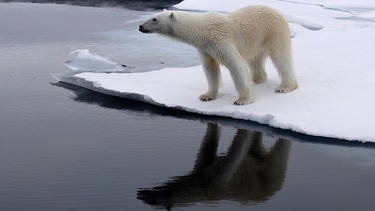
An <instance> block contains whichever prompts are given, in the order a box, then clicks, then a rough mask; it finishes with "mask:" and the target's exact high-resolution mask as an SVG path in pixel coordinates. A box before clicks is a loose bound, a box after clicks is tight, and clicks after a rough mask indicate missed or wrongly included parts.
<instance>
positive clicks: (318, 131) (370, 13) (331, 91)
mask: <svg viewBox="0 0 375 211" xmlns="http://www.w3.org/2000/svg"><path fill="white" fill-rule="evenodd" d="M258 4H262V5H267V6H271V7H273V8H275V9H277V10H279V11H280V12H281V13H282V14H283V15H284V16H285V17H286V18H287V20H288V21H289V23H290V27H291V31H292V35H293V39H292V42H293V54H294V61H295V70H296V73H297V76H298V79H299V85H300V87H299V89H297V90H296V91H293V92H291V93H287V94H279V93H275V92H274V89H275V87H277V85H278V83H279V78H278V76H277V74H276V70H275V68H274V67H273V65H272V64H271V62H270V61H267V65H266V69H267V73H268V80H267V81H266V82H264V83H262V84H259V85H255V86H254V89H255V96H256V101H255V102H254V103H252V104H250V105H246V106H235V105H233V104H232V103H233V101H234V100H235V99H236V97H237V92H236V91H235V88H234V85H233V82H232V81H231V78H230V76H229V73H228V71H227V70H226V69H225V68H222V75H223V84H222V86H221V87H220V96H219V98H218V99H216V100H214V101H210V102H201V101H199V99H198V97H199V95H200V94H201V93H203V92H205V90H206V87H207V83H206V79H205V77H204V73H203V71H202V67H201V66H196V67H188V68H166V69H162V70H158V71H151V72H142V73H140V72H138V73H137V72H134V73H124V72H123V71H121V72H118V70H119V69H118V67H121V66H119V65H118V64H117V63H112V62H111V61H110V60H108V59H107V58H103V57H100V56H98V55H93V54H90V52H89V51H86V50H79V51H76V52H75V54H76V57H75V58H74V59H73V60H72V62H70V63H68V64H67V65H68V67H70V68H71V69H72V70H73V72H74V71H78V72H74V74H72V71H70V73H69V74H62V75H59V76H56V78H57V79H58V80H60V81H63V82H67V83H72V84H75V85H78V86H82V87H86V88H89V89H92V90H94V91H99V92H103V93H106V94H111V95H117V96H121V97H129V98H135V99H137V100H142V101H145V102H148V103H152V104H155V105H159V106H166V107H171V108H177V109H182V110H186V111H189V112H196V113H200V114H207V115H217V116H225V117H231V118H237V119H244V120H252V121H256V122H259V123H263V124H268V125H270V126H273V127H277V128H283V129H289V130H293V131H296V132H300V133H304V134H309V135H315V136H322V137H332V138H339V139H346V140H357V141H363V142H375V132H374V123H375V97H374V96H375V94H374V92H375V58H374V57H375V1H373V0H367V1H365V0H359V1H349V0H345V1H344V0H310V1H300V0H295V1H276V0H268V1H246V0H233V1H230V2H229V1H226V0H205V1H199V0H185V1H183V2H182V3H180V4H178V5H176V6H175V7H176V8H178V9H182V10H197V11H209V10H215V11H222V12H229V11H233V10H235V9H238V8H241V7H243V6H245V5H258ZM145 39H147V38H145ZM181 45H184V44H181ZM166 48H167V47H166ZM143 50H145V49H143ZM155 54H156V53H155ZM82 55H83V56H84V59H86V60H85V61H86V62H83V64H82V63H81V62H82V58H80V57H79V56H82ZM176 56H178V55H176ZM87 58H90V59H91V60H90V61H89V62H88V63H87ZM73 64H74V65H73ZM88 64H89V65H93V66H87V65H88ZM103 64H104V65H105V66H104V67H103V66H102V65H103ZM111 65H113V66H111ZM85 68H86V69H85ZM102 68H103V69H105V71H103V72H107V73H100V71H98V69H102ZM112 68H113V71H112ZM108 72H111V73H110V74H108ZM112 72H113V73H112Z"/></svg>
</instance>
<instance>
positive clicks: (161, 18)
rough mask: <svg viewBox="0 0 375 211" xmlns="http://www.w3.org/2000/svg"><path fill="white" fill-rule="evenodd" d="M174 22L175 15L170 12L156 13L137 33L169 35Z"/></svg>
mask: <svg viewBox="0 0 375 211" xmlns="http://www.w3.org/2000/svg"><path fill="white" fill-rule="evenodd" d="M174 22H176V15H175V14H174V13H173V12H172V11H167V10H164V11H163V12H159V13H156V14H155V15H154V16H153V17H152V18H151V19H149V20H148V21H146V22H145V23H143V24H142V25H140V26H139V31H140V32H143V33H159V34H164V35H169V34H170V33H171V29H172V25H173V23H174Z"/></svg>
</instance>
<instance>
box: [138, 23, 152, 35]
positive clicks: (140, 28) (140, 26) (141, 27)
mask: <svg viewBox="0 0 375 211" xmlns="http://www.w3.org/2000/svg"><path fill="white" fill-rule="evenodd" d="M139 31H140V32H143V33H150V30H148V29H146V27H144V26H143V25H139Z"/></svg>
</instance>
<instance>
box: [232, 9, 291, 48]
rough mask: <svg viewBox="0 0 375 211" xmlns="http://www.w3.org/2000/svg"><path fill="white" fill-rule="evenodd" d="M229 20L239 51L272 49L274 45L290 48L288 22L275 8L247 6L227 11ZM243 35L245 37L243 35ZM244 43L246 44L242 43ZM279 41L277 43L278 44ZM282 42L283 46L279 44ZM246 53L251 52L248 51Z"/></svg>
mask: <svg viewBox="0 0 375 211" xmlns="http://www.w3.org/2000/svg"><path fill="white" fill-rule="evenodd" d="M227 17H228V19H229V21H230V22H231V24H230V27H231V31H232V32H233V34H232V36H234V37H233V38H234V40H233V41H235V42H237V43H238V46H237V47H238V48H239V49H240V51H242V52H243V53H245V52H246V51H248V50H249V49H264V50H265V51H272V50H273V49H270V48H274V47H275V46H278V47H282V48H288V49H289V48H290V44H291V43H290V42H291V41H290V30H289V25H288V22H287V21H286V20H285V18H284V17H283V16H282V15H281V14H280V13H278V12H277V11H276V10H274V9H272V8H269V7H265V6H247V7H244V8H242V9H239V10H237V11H234V12H231V13H227ZM244 36H245V37H244ZM245 43H246V45H244V44H245ZM278 43H279V44H278ZM280 43H282V44H283V45H284V46H280ZM246 54H252V52H248V53H246Z"/></svg>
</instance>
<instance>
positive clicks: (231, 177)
mask: <svg viewBox="0 0 375 211" xmlns="http://www.w3.org/2000/svg"><path fill="white" fill-rule="evenodd" d="M262 138H263V134H262V133H261V132H254V131H249V130H243V129H238V131H237V134H236V135H235V136H234V138H233V142H232V144H231V146H230V147H229V149H228V152H227V154H226V155H225V156H217V147H218V142H219V139H220V128H219V126H218V125H217V124H211V123H209V124H207V130H206V134H205V136H204V138H203V141H202V145H201V148H200V150H199V152H198V154H197V159H196V162H195V166H194V169H193V171H192V172H190V173H188V174H187V175H184V176H177V177H173V178H172V179H171V180H170V181H168V182H166V183H164V184H163V185H162V186H158V187H154V188H149V189H143V188H142V189H140V190H138V197H137V198H138V199H141V200H142V201H144V202H145V203H147V204H149V205H152V206H155V207H156V208H160V209H167V210H170V209H171V208H172V207H181V206H188V205H189V204H192V203H197V202H208V201H216V200H233V201H239V202H242V203H251V202H254V203H256V202H261V201H265V200H268V199H269V198H271V197H272V196H273V195H274V194H275V193H276V192H277V191H279V190H280V189H281V187H282V185H283V183H284V178H285V174H286V171H287V162H288V157H289V149H290V144H291V143H290V141H289V140H285V139H278V140H277V141H276V143H275V144H274V145H273V147H272V148H271V149H270V150H269V151H268V152H267V150H266V149H265V148H264V146H263V144H262Z"/></svg>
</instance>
